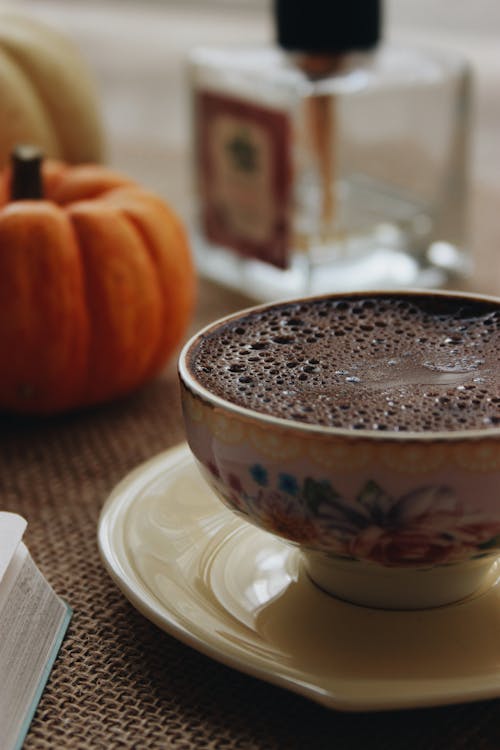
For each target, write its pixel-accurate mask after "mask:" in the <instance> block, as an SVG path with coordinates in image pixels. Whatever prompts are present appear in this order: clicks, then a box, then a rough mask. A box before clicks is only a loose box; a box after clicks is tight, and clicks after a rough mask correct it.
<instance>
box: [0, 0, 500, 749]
mask: <svg viewBox="0 0 500 750" xmlns="http://www.w3.org/2000/svg"><path fill="white" fill-rule="evenodd" d="M16 6H17V7H23V6H24V7H25V8H26V9H27V10H28V11H29V12H32V13H33V14H36V15H38V16H40V17H43V18H45V19H46V20H48V21H50V22H52V23H53V24H54V25H58V26H60V27H61V28H63V29H64V30H65V31H67V33H68V34H70V35H72V36H73V37H74V39H75V41H76V42H77V43H78V44H79V45H80V47H81V49H82V52H83V54H84V55H85V56H86V57H87V60H88V62H89V66H90V67H91V68H93V70H94V72H95V74H96V82H97V85H98V87H99V88H100V91H101V94H102V102H103V117H104V119H105V122H106V126H107V131H108V135H109V138H108V146H109V150H108V159H109V161H110V163H112V164H114V165H115V166H118V167H119V168H121V169H123V170H125V171H127V172H128V173H129V174H131V175H133V176H135V177H136V178H137V179H138V180H140V181H142V182H143V183H144V184H146V185H148V186H149V187H151V188H153V189H155V190H157V191H158V192H159V193H161V194H162V195H163V196H164V197H165V198H166V199H167V200H169V201H170V202H171V203H172V205H174V206H175V207H176V208H177V210H178V211H179V213H181V215H184V214H185V212H186V210H187V206H188V204H189V179H188V176H187V175H188V170H187V168H186V163H187V148H188V147H187V139H186V120H185V109H184V105H185V100H184V89H183V77H182V61H183V55H184V53H185V51H186V50H187V49H188V48H189V47H190V46H192V45H193V44H196V43H198V42H200V41H201V40H203V41H205V42H209V43H217V42H219V41H223V40H225V39H227V38H231V39H233V40H234V39H236V40H237V39H238V38H239V39H245V40H247V41H248V40H254V41H262V40H265V39H267V38H268V36H269V26H268V22H267V17H266V16H265V14H264V13H258V12H254V11H250V10H246V9H243V10H241V11H238V12H236V10H235V9H234V8H233V12H229V10H228V7H227V6H225V7H224V6H223V5H221V6H220V7H217V8H214V9H212V10H210V12H209V11H207V10H200V7H199V6H198V5H196V4H195V3H186V4H185V6H184V7H181V8H179V7H176V6H175V4H174V5H169V4H166V5H162V4H151V5H144V6H143V7H140V4H139V3H132V2H130V3H119V4H114V3H113V2H107V3H95V4H94V3H77V2H75V3H70V4H68V3H64V2H62V1H60V2H44V3H38V2H36V0H31V1H30V0H24V1H22V2H17V3H16ZM398 31H399V33H400V34H401V35H402V36H403V37H405V36H406V37H415V38H419V37H422V36H426V37H432V35H433V34H434V35H436V34H437V31H436V29H434V30H433V31H429V30H428V31H425V29H424V30H420V31H419V29H418V28H410V27H409V26H406V27H405V25H404V23H403V24H402V25H400V28H399V29H398V28H395V29H392V28H391V33H398ZM441 31H442V39H443V41H444V43H446V44H448V45H449V46H453V45H455V46H460V45H462V46H464V45H466V47H467V51H468V53H469V55H470V57H471V59H472V61H473V64H474V66H475V69H476V74H477V95H476V96H477V99H476V118H477V119H476V128H475V143H474V150H473V164H472V166H473V190H472V200H471V230H472V231H471V244H472V249H473V253H474V258H475V270H474V273H473V275H472V277H471V278H470V279H468V280H467V281H464V283H463V285H462V286H463V288H466V289H472V290H476V291H480V292H486V293H499V294H500V264H498V263H497V262H496V253H497V248H498V247H500V222H499V221H498V220H497V214H498V206H499V205H500V172H498V164H499V163H500V143H499V138H498V126H499V124H500V98H499V97H498V94H497V93H496V92H498V91H499V90H500V61H499V59H498V55H497V54H495V50H496V52H498V36H496V37H495V36H494V35H492V34H491V33H490V32H488V33H486V32H483V31H481V30H477V29H474V30H473V31H467V29H466V28H465V27H464V29H463V30H457V31H456V33H454V34H450V33H448V35H447V34H446V31H445V30H441ZM146 133H147V138H145V137H144V135H145V134H146ZM248 302H249V300H247V299H245V298H243V297H241V296H240V295H238V294H236V293H231V292H229V291H227V290H221V289H220V288H218V287H216V286H215V285H213V284H209V283H208V282H206V281H203V282H200V292H199V301H198V306H197V310H196V314H195V316H194V319H193V322H192V326H191V330H195V329H197V328H198V327H199V326H200V325H201V324H202V323H204V322H207V321H209V320H211V319H214V318H216V317H219V316H220V315H222V314H225V313H226V312H230V311H232V310H236V309H239V308H241V307H242V306H244V305H246V304H248ZM183 439H184V433H183V428H182V421H181V413H180V406H179V397H178V385H177V381H176V373H175V366H174V364H173V363H170V365H169V366H168V367H167V368H166V369H165V371H164V372H163V373H162V374H161V376H160V377H159V378H157V379H156V380H155V381H154V382H152V383H150V384H149V385H147V386H146V387H144V388H143V389H142V390H141V391H139V392H138V393H136V394H134V395H132V396H131V397H130V398H128V399H124V400H122V401H120V402H119V403H112V404H109V405H106V406H103V407H101V408H98V409H92V410H88V411H86V412H81V413H75V414H68V415H64V416H60V417H57V418H51V419H44V420H29V419H16V418H14V417H12V418H11V417H5V416H4V417H2V418H1V420H0V446H1V447H0V493H1V495H0V496H1V506H2V509H4V510H10V511H15V512H19V513H21V514H23V515H24V516H25V517H26V518H27V519H28V524H29V525H28V531H27V534H26V540H27V543H28V546H29V547H30V549H31V552H32V554H33V557H34V558H35V560H36V561H37V563H38V564H39V566H40V568H41V569H42V570H43V572H44V573H45V575H46V577H47V578H48V579H49V581H50V582H51V583H52V585H53V586H54V588H55V589H56V590H57V591H58V593H60V594H61V595H62V596H63V597H65V598H66V599H67V601H68V602H69V603H70V604H71V606H72V608H73V610H74V616H73V619H72V622H71V625H70V628H69V631H68V634H67V637H66V639H65V641H64V644H63V647H62V650H61V653H60V655H59V657H58V659H57V661H56V664H55V667H54V669H53V672H52V674H51V677H50V680H49V683H48V685H47V687H46V690H45V692H44V694H43V696H42V700H41V702H40V705H39V708H38V711H37V713H36V715H35V718H34V720H33V723H32V726H31V729H30V732H29V734H28V737H27V740H26V748H56V747H57V748H66V747H67V748H106V749H109V748H122V747H127V748H128V747H130V748H131V747H134V748H135V747H137V748H178V749H179V750H181V749H182V750H190V749H191V748H228V749H231V748H266V749H267V748H269V749H273V750H274V749H275V748H279V749H286V750H288V749H292V748H304V750H305V749H307V748H311V747H315V748H323V747H324V748H330V747H338V748H342V749H343V750H348V749H349V748H364V747H371V748H374V749H375V748H398V750H399V749H400V748H402V747H405V748H408V750H411V749H412V748H419V749H421V748H422V749H424V748H425V750H432V749H433V748H435V749H436V750H437V749H438V748H439V750H441V749H442V748H444V747H450V748H474V749H477V750H482V749H483V748H484V749H491V750H493V748H495V750H497V748H498V747H500V703H499V702H498V701H486V702H480V703H472V704H467V705H464V706H449V707H442V708H435V709H425V710H423V709H419V710H415V711H402V712H389V713H373V714H371V713H364V714H356V715H352V714H343V713H339V712H335V711H329V710H326V709H325V708H322V707H320V706H318V705H316V704H314V703H312V702H309V701H308V700H306V699H304V698H301V697H299V696H297V695H294V694H291V693H289V692H287V691H285V690H282V689H279V688H277V687H274V686H271V685H269V684H267V683H264V682H260V681H258V680H256V679H254V678H252V677H249V676H247V675H244V674H241V673H239V672H237V671H234V670H231V669H229V668H228V667H225V666H223V665H221V664H219V663H217V662H215V661H211V660H210V659H208V658H207V657H205V656H203V655H201V654H199V653H197V652H196V651H194V650H191V649H190V648H188V647H187V646H184V645H182V644H181V643H179V642H177V641H176V640H175V639H174V638H172V637H170V636H168V635H166V634H165V633H163V632H161V631H160V630H158V629H157V628H156V627H155V626H154V625H152V624H151V623H150V622H149V621H148V620H146V619H145V618H144V617H142V616H141V615H140V614H139V613H138V612H137V611H136V610H135V609H134V608H133V607H132V606H131V605H130V604H129V603H128V602H127V600H126V599H125V598H124V596H123V595H122V594H121V592H120V591H119V590H118V589H117V587H116V586H115V585H114V584H113V583H112V581H111V580H110V578H109V576H108V575H107V573H106V571H105V569H104V567H103V565H102V562H101V560H100V558H99V554H98V550H97V542H96V529H97V523H98V517H99V512H100V509H101V507H102V505H103V503H104V501H105V500H106V498H107V496H108V494H109V493H110V492H111V490H112V489H113V487H114V486H115V485H116V484H117V483H118V482H119V481H120V480H121V479H122V478H123V477H124V476H125V475H126V474H127V473H128V472H129V471H130V470H132V469H133V468H135V467H136V466H137V465H138V464H140V463H141V462H143V461H145V460H147V459H149V458H151V457H152V456H153V455H155V454H157V453H159V452H161V451H163V450H166V449H167V448H169V447H171V446H173V445H175V444H177V443H179V442H181V441H182V440H183Z"/></svg>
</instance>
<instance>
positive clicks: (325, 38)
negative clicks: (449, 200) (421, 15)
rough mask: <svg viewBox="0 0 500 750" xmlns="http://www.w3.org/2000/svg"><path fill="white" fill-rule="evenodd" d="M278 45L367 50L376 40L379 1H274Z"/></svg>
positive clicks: (326, 50) (320, 50)
mask: <svg viewBox="0 0 500 750" xmlns="http://www.w3.org/2000/svg"><path fill="white" fill-rule="evenodd" d="M274 14H275V20H276V31H277V41H278V44H279V45H280V46H281V47H283V49H286V50H290V51H296V52H297V51H301V52H318V53H329V52H348V51H350V50H362V49H370V48H372V47H374V46H375V45H376V44H377V42H378V41H379V39H380V26H381V0H274Z"/></svg>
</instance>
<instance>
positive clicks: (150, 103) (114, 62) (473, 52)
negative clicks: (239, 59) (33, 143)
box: [6, 0, 500, 292]
mask: <svg viewBox="0 0 500 750" xmlns="http://www.w3.org/2000/svg"><path fill="white" fill-rule="evenodd" d="M6 4H7V5H9V4H10V5H12V6H15V8H16V10H20V11H22V10H24V11H26V12H28V13H30V14H31V15H32V16H35V17H37V18H39V19H41V20H45V21H47V22H49V23H50V24H52V25H53V26H55V27H58V28H60V29H61V30H63V31H64V32H65V33H66V34H67V35H68V36H70V37H71V38H72V39H73V40H74V42H75V43H76V44H77V46H78V47H79V48H80V50H81V52H82V54H83V56H84V57H85V59H86V61H87V63H88V66H89V67H90V69H91V71H92V73H93V74H94V76H95V79H96V84H97V87H98V91H99V94H100V99H101V106H102V113H103V117H104V121H105V126H106V130H107V161H108V162H109V163H110V164H112V165H113V166H115V167H117V168H119V169H121V170H124V171H126V172H127V173H129V174H130V175H131V176H133V177H134V178H135V179H137V180H139V181H140V182H142V183H143V184H145V185H146V186H148V187H150V188H152V189H154V190H156V191H158V192H159V193H160V194H162V195H163V197H165V198H166V199H167V200H169V201H170V202H171V204H172V205H173V206H174V208H176V209H177V211H178V212H179V213H180V214H181V215H182V216H184V217H187V216H188V215H189V204H190V200H189V196H190V176H189V168H188V164H189V160H188V151H189V149H188V141H189V138H188V117H187V114H188V113H187V97H186V86H185V67H184V63H185V58H186V54H187V52H188V51H189V50H190V49H191V48H192V47H193V46H195V45H198V44H200V43H202V44H214V45H217V44H220V43H223V44H227V43H228V42H229V43H232V44H235V45H238V44H240V43H241V44H246V43H260V42H262V43H266V42H267V41H270V40H272V38H273V29H272V24H271V14H270V0H177V1H176V0H142V1H141V0H95V1H94V0H71V2H67V0H11V2H10V3H9V2H7V3H6ZM385 38H386V39H388V40H394V41H396V40H399V41H403V42H404V41H408V42H411V43H417V44H420V45H424V46H426V45H427V46H440V47H441V48H448V49H451V50H454V51H457V52H461V53H462V54H463V55H464V56H466V57H467V58H468V59H469V61H470V62H471V64H472V68H473V71H474V77H475V99H474V131H473V144H472V161H471V168H472V203H471V241H472V249H473V251H474V253H475V255H476V257H477V266H476V273H475V288H476V289H478V291H483V292H491V291H497V290H498V288H499V287H500V267H499V268H498V269H497V268H495V269H492V268H491V262H490V263H484V264H482V260H481V259H482V257H483V256H489V257H490V258H491V256H492V252H493V246H496V247H498V248H500V220H497V215H498V213H499V211H500V167H499V165H500V2H498V0H474V2H473V1H472V0H418V2H415V0H386V4H385ZM499 266H500V264H499Z"/></svg>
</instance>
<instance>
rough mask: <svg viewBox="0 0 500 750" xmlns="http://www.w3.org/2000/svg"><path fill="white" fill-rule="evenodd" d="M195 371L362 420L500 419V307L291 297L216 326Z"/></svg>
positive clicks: (214, 386) (417, 423)
mask: <svg viewBox="0 0 500 750" xmlns="http://www.w3.org/2000/svg"><path fill="white" fill-rule="evenodd" d="M190 368H191V371H192V373H193V375H194V376H195V378H196V379H197V380H198V381H199V382H200V383H201V384H202V385H203V386H205V387H206V388H208V389H209V390H210V391H211V392H213V393H215V394H217V395H218V396H220V397H222V398H223V399H225V400H227V401H230V402H232V403H234V404H237V405H239V406H243V407H246V408H248V409H252V410H254V411H258V412H263V413H266V414H271V415H274V416H276V417H279V418H282V419H288V420H295V421H300V422H306V423H310V424H317V425H325V426H331V427H338V428H343V429H352V430H361V429H364V430H381V431H383V430H386V431H419V432H420V431H428V430H432V431H449V430H463V429H481V430H483V429H491V428H494V427H499V426H500V307H499V306H496V305H495V304H494V303H489V302H487V301H481V300H470V299H466V298H461V299H460V301H458V302H457V299H456V298H453V297H449V298H447V297H438V296H436V297H434V296H428V295H418V294H417V293H414V294H412V293H408V294H400V295H391V294H381V295H373V296H370V297H363V296H358V295H353V296H352V297H345V298H343V299H339V298H323V299H316V300H309V301H303V302H301V303H282V304H277V305H274V306H272V307H271V308H267V309H263V310H262V311H257V312H253V313H249V314H243V315H242V316H240V317H238V318H236V319H234V318H233V319H232V320H230V321H229V322H226V323H224V324H222V325H221V326H219V327H217V326H216V327H215V328H213V329H211V330H209V331H208V332H206V333H205V334H204V335H203V337H202V338H201V340H199V342H198V344H197V345H196V347H195V348H194V349H193V350H192V351H191V353H190Z"/></svg>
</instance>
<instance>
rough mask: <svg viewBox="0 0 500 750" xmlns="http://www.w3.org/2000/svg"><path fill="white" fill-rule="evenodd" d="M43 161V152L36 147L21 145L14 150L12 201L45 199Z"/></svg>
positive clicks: (12, 160) (12, 157)
mask: <svg viewBox="0 0 500 750" xmlns="http://www.w3.org/2000/svg"><path fill="white" fill-rule="evenodd" d="M42 159H43V155H42V152H41V151H40V149H39V148H37V147H36V146H29V145H19V146H16V147H15V148H14V150H13V151H12V154H11V164H12V178H11V185H10V198H11V200H13V201H20V200H40V199H41V198H43V185H42V170H41V166H42Z"/></svg>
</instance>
